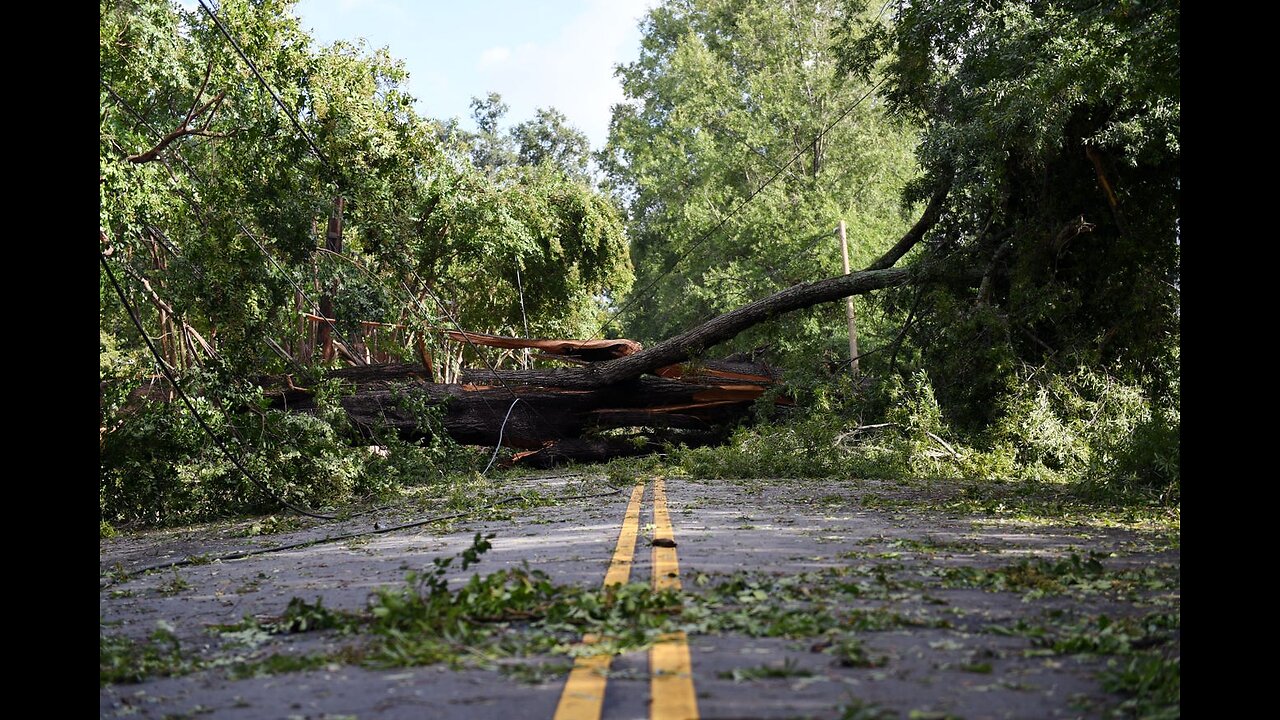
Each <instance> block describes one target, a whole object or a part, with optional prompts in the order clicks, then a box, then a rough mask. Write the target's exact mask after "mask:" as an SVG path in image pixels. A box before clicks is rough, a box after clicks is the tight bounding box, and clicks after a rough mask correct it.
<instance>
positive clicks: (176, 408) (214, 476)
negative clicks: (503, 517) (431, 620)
mask: <svg viewBox="0 0 1280 720" xmlns="http://www.w3.org/2000/svg"><path fill="white" fill-rule="evenodd" d="M184 384H185V385H186V386H187V387H188V388H190V390H189V394H190V395H191V397H192V403H193V405H194V406H195V408H196V410H197V412H198V413H199V414H200V419H201V420H203V422H204V424H205V425H207V426H208V428H209V430H211V431H212V436H211V434H210V433H209V432H206V431H205V429H204V428H202V427H201V425H200V423H199V422H197V420H196V419H195V418H194V417H193V416H192V414H191V412H190V411H189V410H188V409H187V407H186V406H185V405H184V404H183V403H182V402H181V401H180V400H178V399H173V400H171V401H163V400H161V401H157V400H156V399H154V398H153V399H149V400H147V401H142V402H139V400H138V399H137V398H135V397H130V396H129V395H128V394H127V393H126V392H125V389H127V388H130V387H137V385H136V382H135V383H128V382H122V381H121V379H119V378H117V379H116V382H114V383H104V397H103V404H102V418H103V420H102V424H103V427H102V432H101V436H100V447H99V493H98V497H99V513H100V521H101V523H102V524H103V525H102V527H103V536H104V537H107V536H109V535H110V534H111V532H113V531H114V527H118V526H121V525H177V524H185V523H193V522H200V521H205V520H211V519H217V518H227V517H235V516H243V515H248V514H261V513H267V512H273V511H277V510H279V508H280V506H281V504H282V502H288V503H290V504H293V505H296V506H302V507H307V508H313V509H318V508H325V507H336V506H339V505H343V504H350V503H356V502H376V501H379V500H385V499H387V498H389V497H391V496H393V495H394V494H395V493H396V492H397V491H398V490H400V489H402V488H407V487H413V486H420V485H430V484H440V483H444V482H446V480H447V478H449V477H451V476H452V475H453V474H456V473H469V472H471V471H473V470H475V469H478V468H479V467H482V463H483V459H482V458H481V455H482V453H480V452H479V451H477V450H473V449H469V448H464V447H461V446H459V445H457V444H456V443H454V442H453V441H452V440H451V439H450V438H449V437H448V435H447V434H445V433H444V432H442V424H441V420H440V411H439V410H438V409H434V410H433V409H428V408H426V407H424V406H421V405H418V406H414V404H413V403H412V402H411V401H410V400H409V399H408V398H405V399H404V400H403V402H402V405H403V406H404V407H405V408H406V409H408V410H409V411H411V412H413V413H414V414H415V415H416V416H417V417H418V418H419V425H420V427H423V428H428V429H433V430H437V431H436V432H432V433H431V438H430V439H429V440H423V441H419V442H408V441H404V440H401V439H400V438H399V437H398V436H396V435H395V433H393V432H386V433H380V434H378V436H377V437H375V438H373V439H369V438H367V437H364V436H362V435H361V434H359V433H358V432H357V431H356V429H354V428H352V427H351V426H350V423H349V421H348V420H347V416H346V413H345V412H344V411H343V409H342V407H341V405H340V402H339V401H340V398H341V396H342V394H343V393H344V392H345V389H344V388H343V387H342V386H341V385H339V384H336V383H332V382H317V383H316V384H315V385H314V386H313V387H314V389H315V391H316V392H315V401H316V409H315V411H314V412H311V413H298V412H286V411H282V410H277V409H270V408H268V407H267V406H266V404H265V402H264V401H263V399H262V396H261V392H260V391H259V390H258V389H257V388H256V387H244V386H239V385H237V384H235V383H232V382H229V381H227V380H225V379H222V378H219V377H217V376H216V375H215V374H214V373H192V374H190V375H189V377H187V378H185V379H184ZM227 408H236V411H235V412H227ZM215 437H216V438H218V439H219V440H220V441H221V442H222V443H223V444H224V446H225V448H226V450H227V451H228V452H223V450H222V449H220V448H219V447H218V445H217V442H215V440H214V438H215ZM228 453H229V454H230V455H232V456H234V457H235V458H236V459H237V460H238V461H239V463H240V465H242V466H243V468H244V470H247V471H248V473H249V475H251V476H252V478H250V477H246V474H245V473H244V472H242V471H241V470H240V469H239V468H237V467H236V466H235V464H234V463H233V462H232V461H231V460H230V458H229V457H228ZM108 528H112V530H108Z"/></svg>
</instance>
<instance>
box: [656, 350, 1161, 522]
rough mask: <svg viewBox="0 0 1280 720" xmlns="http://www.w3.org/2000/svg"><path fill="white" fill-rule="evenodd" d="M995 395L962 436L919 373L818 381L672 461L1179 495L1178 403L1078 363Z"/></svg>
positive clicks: (729, 474)
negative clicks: (980, 424) (987, 421)
mask: <svg viewBox="0 0 1280 720" xmlns="http://www.w3.org/2000/svg"><path fill="white" fill-rule="evenodd" d="M996 402H997V403H998V404H999V413H998V420H997V421H996V422H995V423H994V424H993V425H992V426H990V427H988V428H986V429H984V430H982V431H980V432H976V433H970V434H962V433H960V432H958V431H956V430H954V429H953V427H952V426H951V424H949V423H948V422H947V419H946V416H945V413H944V412H943V410H942V408H941V407H940V406H939V404H938V402H937V400H936V399H935V397H934V393H933V389H932V385H931V383H930V381H929V379H928V377H927V376H926V375H925V374H924V373H923V372H920V373H916V374H915V375H914V376H912V377H911V378H910V379H909V380H906V381H901V380H898V379H896V378H895V379H894V380H893V381H890V382H887V383H884V384H883V385H881V386H879V387H876V388H873V389H871V390H868V391H864V392H863V393H861V394H854V393H845V394H843V395H841V396H838V397H837V396H833V395H832V394H830V393H824V392H821V391H819V392H817V393H814V396H813V397H812V398H810V399H808V402H807V403H806V404H807V405H808V408H809V409H808V410H807V411H806V412H804V413H803V414H801V415H799V416H793V417H790V418H787V419H786V420H785V421H782V422H771V423H763V424H759V425H756V426H753V427H741V428H738V429H737V430H736V431H735V432H734V433H733V435H732V436H731V438H730V440H729V442H728V443H726V444H725V445H722V446H718V447H703V448H695V449H689V448H681V449H679V450H677V451H675V452H674V453H673V454H672V456H671V460H672V462H673V463H674V464H676V465H677V466H679V468H680V469H681V470H683V471H684V472H686V473H688V474H690V475H691V476H694V477H709V478H760V477H806V478H821V477H832V478H836V477H840V478H880V479H948V478H957V477H960V478H965V479H968V480H977V481H995V480H1030V481H1038V482H1045V483H1055V484H1062V485H1068V486H1070V487H1071V488H1072V490H1073V491H1074V492H1076V493H1078V494H1080V495H1081V496H1082V497H1090V498H1093V499H1096V500H1102V501H1112V502H1121V503H1132V502H1138V503H1159V504H1165V505H1174V504H1177V503H1178V502H1179V499H1180V492H1181V477H1180V471H1179V448H1180V437H1179V430H1180V422H1181V420H1180V414H1179V411H1178V408H1177V407H1176V403H1174V404H1170V403H1165V404H1160V403H1156V402H1153V401H1152V400H1150V399H1149V398H1148V397H1146V396H1145V395H1144V394H1143V392H1142V390H1141V389H1140V388H1138V387H1136V386H1133V385H1127V384H1124V383H1121V382H1119V381H1117V380H1115V379H1112V378H1109V377H1107V376H1105V375H1102V374H1098V373H1094V372H1090V371H1086V370H1081V371H1079V372H1077V373H1076V374H1075V375H1071V376H1063V375H1048V374H1041V373H1035V372H1030V373H1027V374H1026V375H1025V376H1024V377H1023V378H1022V379H1021V380H1020V381H1019V382H1018V383H1016V384H1015V385H1014V386H1013V387H1011V388H1010V389H1009V390H1008V392H1007V393H1006V394H1005V395H1004V396H1003V397H1001V398H999V399H997V400H996Z"/></svg>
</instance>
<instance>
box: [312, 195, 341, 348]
mask: <svg viewBox="0 0 1280 720" xmlns="http://www.w3.org/2000/svg"><path fill="white" fill-rule="evenodd" d="M344 205H346V202H345V201H344V200H343V199H342V197H341V196H339V197H337V198H334V200H333V214H332V215H330V216H329V229H328V231H327V232H325V235H324V248H325V250H328V251H329V252H332V253H338V254H339V255H340V254H342V208H343V206H344ZM335 285H336V283H335ZM335 285H330V286H329V287H327V288H325V292H324V294H323V295H321V296H320V317H321V318H327V319H322V320H320V325H319V327H318V328H317V332H316V344H317V345H319V346H320V348H321V357H322V358H323V359H324V360H325V362H328V361H329V360H332V359H333V334H332V333H333V328H332V320H333V293H335V292H337V287H336V286H335Z"/></svg>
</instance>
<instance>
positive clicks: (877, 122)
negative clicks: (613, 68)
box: [603, 0, 915, 366]
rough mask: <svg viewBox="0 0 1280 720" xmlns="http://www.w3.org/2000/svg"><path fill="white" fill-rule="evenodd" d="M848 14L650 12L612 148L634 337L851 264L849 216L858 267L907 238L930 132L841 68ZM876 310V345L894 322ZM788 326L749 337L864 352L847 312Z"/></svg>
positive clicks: (781, 348)
mask: <svg viewBox="0 0 1280 720" xmlns="http://www.w3.org/2000/svg"><path fill="white" fill-rule="evenodd" d="M840 20H841V16H840V15H838V14H834V13H833V12H832V6H831V5H830V4H827V3H820V2H816V1H803V0H800V1H796V2H785V3H778V2H766V1H764V0H669V1H668V2H664V3H662V4H661V5H659V6H658V7H657V8H655V9H654V10H652V11H651V12H650V13H649V14H648V16H647V17H646V18H645V20H644V21H643V25H642V29H643V39H642V44H641V52H640V57H639V59H638V60H637V61H635V62H634V63H631V64H628V65H625V66H623V67H621V68H620V69H619V75H620V77H621V78H622V82H623V89H624V91H625V93H626V97H627V101H626V102H624V103H622V104H620V105H618V106H616V107H615V110H614V116H613V120H612V124H611V130H610V137H609V143H608V146H607V148H606V152H605V153H604V158H603V162H604V166H605V169H606V171H607V174H608V179H609V182H610V183H611V185H612V187H613V189H614V191H615V192H616V193H618V195H619V196H620V197H621V198H622V199H623V200H624V202H625V204H626V207H627V211H628V221H627V229H628V231H629V233H630V236H631V242H632V253H633V257H634V259H635V262H636V267H637V275H638V279H637V283H636V287H637V291H636V296H635V297H633V298H632V299H631V308H632V310H631V311H630V312H628V313H627V314H626V315H625V318H624V320H625V327H626V332H627V333H628V334H629V335H634V336H637V337H639V338H642V339H647V340H653V339H658V338H662V337H665V336H669V335H671V334H673V333H675V332H677V331H679V330H682V329H685V328H687V327H690V326H692V325H694V324H696V323H697V322H699V321H701V320H705V319H707V318H708V317H709V316H711V315H713V314H716V313H720V312H724V311H727V310H729V309H732V308H734V307H737V306H740V305H743V304H745V303H747V302H750V301H752V300H755V299H757V298H759V297H762V296H764V295H767V294H769V293H771V292H774V291H776V290H778V289H781V288H782V287H786V286H788V285H792V284H795V283H798V282H802V281H805V280H812V279H817V278H820V277H827V276H831V275H836V274H839V272H840V271H841V270H840V256H839V250H838V247H837V244H836V240H835V237H834V235H833V230H834V228H835V226H836V224H837V222H838V221H839V220H840V219H845V220H846V221H847V222H848V224H849V238H850V243H851V245H852V247H853V259H854V263H855V265H861V264H865V263H866V262H867V261H869V260H870V259H871V258H873V257H875V256H876V255H878V254H879V253H880V252H881V251H882V250H883V249H884V246H885V243H886V242H888V240H889V239H890V238H892V237H895V236H896V235H898V234H900V233H901V231H902V229H903V228H904V227H905V225H904V221H903V218H902V216H901V214H900V212H899V206H898V202H897V198H898V193H899V191H900V189H901V187H902V185H903V183H904V182H906V181H907V180H908V179H910V177H912V175H913V174H914V173H915V166H914V163H913V161H912V159H911V145H912V142H913V138H914V136H913V134H912V133H911V132H910V131H909V130H907V129H905V128H904V127H902V126H901V125H895V124H893V123H891V122H889V121H888V120H887V119H886V117H885V113H884V109H883V106H882V103H881V102H880V101H879V100H878V98H876V97H875V96H874V95H870V94H869V91H870V89H871V85H870V83H867V82H864V81H862V80H859V79H850V78H848V77H847V76H846V75H845V74H844V73H840V72H838V71H837V67H836V56H835V55H834V54H833V53H832V51H831V49H830V32H831V29H832V28H833V27H834V26H835V24H836V23H837V22H839V21H840ZM766 185H767V187H764V186H766ZM761 187H764V189H763V190H760V188H761ZM860 302H862V301H860ZM863 310H864V318H863V325H862V328H861V332H862V333H864V334H865V335H866V336H867V338H868V342H867V343H866V346H868V347H874V346H876V345H878V344H880V342H881V341H880V335H881V334H882V327H881V325H880V323H879V322H878V316H877V314H876V313H874V312H871V311H870V307H869V306H864V308H863ZM785 322H786V326H785V330H780V329H779V328H778V327H760V328H757V329H755V330H752V331H750V332H748V333H745V334H744V335H742V336H740V337H739V338H737V339H736V340H735V341H734V346H735V347H738V348H750V347H753V346H756V345H759V344H762V343H771V344H773V345H774V347H775V350H776V351H777V353H776V354H775V357H777V356H778V355H781V356H782V357H788V356H789V357H791V358H793V359H796V360H798V361H800V362H805V363H807V364H809V365H810V366H812V365H813V363H814V361H815V360H816V359H817V358H819V357H821V356H822V354H823V353H824V352H825V353H827V354H828V355H829V356H831V357H845V356H847V355H848V348H847V345H846V344H845V341H844V336H845V334H846V331H845V330H844V328H845V323H844V315H843V311H842V309H841V308H838V307H835V306H831V305H827V306H823V307H819V308H815V309H812V310H807V311H802V312H801V313H798V314H797V315H796V316H792V318H789V319H788V320H787V321H785Z"/></svg>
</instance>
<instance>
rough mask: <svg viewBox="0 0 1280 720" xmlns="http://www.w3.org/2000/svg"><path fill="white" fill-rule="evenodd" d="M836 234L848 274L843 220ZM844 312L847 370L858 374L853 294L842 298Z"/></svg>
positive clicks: (847, 255)
mask: <svg viewBox="0 0 1280 720" xmlns="http://www.w3.org/2000/svg"><path fill="white" fill-rule="evenodd" d="M836 235H837V236H838V237H839V238H840V259H841V260H843V261H844V274H845V275H848V274H849V241H848V239H847V238H845V234H844V220H841V221H840V226H839V227H837V228H836ZM844 313H845V315H846V316H848V318H849V370H850V371H851V372H852V373H853V374H854V375H857V374H858V326H857V324H856V323H855V322H854V319H853V296H852V295H850V296H849V297H847V298H845V299H844Z"/></svg>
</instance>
